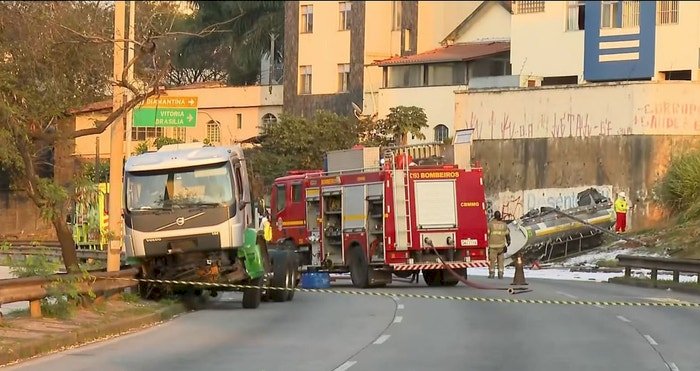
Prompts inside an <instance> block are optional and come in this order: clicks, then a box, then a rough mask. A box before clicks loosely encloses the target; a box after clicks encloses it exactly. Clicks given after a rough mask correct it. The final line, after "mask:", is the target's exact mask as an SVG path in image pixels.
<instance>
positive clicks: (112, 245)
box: [107, 1, 126, 272]
mask: <svg viewBox="0 0 700 371" xmlns="http://www.w3.org/2000/svg"><path fill="white" fill-rule="evenodd" d="M125 17H126V3H125V2H124V1H115V2H114V39H115V42H114V73H113V77H114V81H120V80H121V79H122V72H123V71H124V49H125V43H124V42H120V41H116V40H124V39H125V37H124V25H125ZM112 102H113V103H112V111H116V110H118V109H119V108H120V107H121V106H122V105H123V104H124V103H125V102H124V89H123V88H122V87H121V86H116V85H115V86H114V91H113V97H112ZM110 132H111V138H110V156H109V210H108V213H109V235H110V238H109V245H108V247H107V271H108V272H114V271H118V270H119V268H120V259H119V258H120V253H121V250H122V197H121V194H122V173H123V172H124V120H117V121H115V122H113V123H112V125H111V126H110Z"/></svg>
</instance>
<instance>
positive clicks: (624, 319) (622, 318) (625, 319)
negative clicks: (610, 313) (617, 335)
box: [617, 316, 632, 323]
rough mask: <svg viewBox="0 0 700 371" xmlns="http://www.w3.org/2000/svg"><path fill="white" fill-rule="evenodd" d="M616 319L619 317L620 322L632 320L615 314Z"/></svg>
mask: <svg viewBox="0 0 700 371" xmlns="http://www.w3.org/2000/svg"><path fill="white" fill-rule="evenodd" d="M617 319H619V320H620V321H622V322H627V323H629V322H632V321H630V320H628V319H627V318H625V317H623V316H617Z"/></svg>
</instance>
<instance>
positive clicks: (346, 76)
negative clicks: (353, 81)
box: [338, 63, 350, 93]
mask: <svg viewBox="0 0 700 371" xmlns="http://www.w3.org/2000/svg"><path fill="white" fill-rule="evenodd" d="M348 85H350V64H349V63H343V64H339V65H338V92H339V93H345V92H347V91H348Z"/></svg>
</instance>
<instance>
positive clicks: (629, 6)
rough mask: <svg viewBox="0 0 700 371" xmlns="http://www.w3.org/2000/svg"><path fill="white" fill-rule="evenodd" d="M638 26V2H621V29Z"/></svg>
mask: <svg viewBox="0 0 700 371" xmlns="http://www.w3.org/2000/svg"><path fill="white" fill-rule="evenodd" d="M638 26H639V1H623V2H622V27H638Z"/></svg>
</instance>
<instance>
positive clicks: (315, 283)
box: [301, 272, 331, 289]
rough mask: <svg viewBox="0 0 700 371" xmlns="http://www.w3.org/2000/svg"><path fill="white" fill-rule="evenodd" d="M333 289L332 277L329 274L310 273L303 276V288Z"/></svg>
mask: <svg viewBox="0 0 700 371" xmlns="http://www.w3.org/2000/svg"><path fill="white" fill-rule="evenodd" d="M329 287H331V275H330V274H329V273H327V272H309V273H302V275H301V288H303V289H327V288H329Z"/></svg>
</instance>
